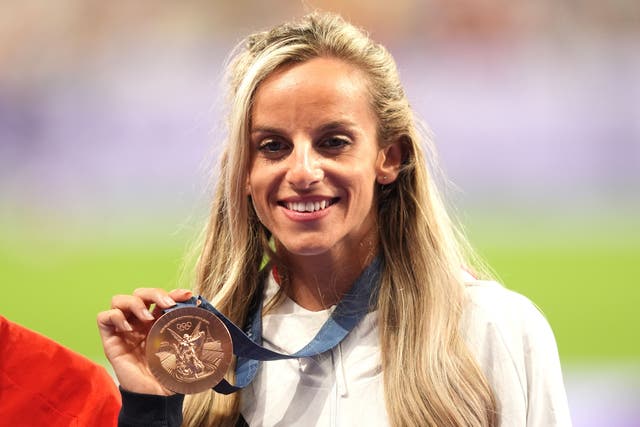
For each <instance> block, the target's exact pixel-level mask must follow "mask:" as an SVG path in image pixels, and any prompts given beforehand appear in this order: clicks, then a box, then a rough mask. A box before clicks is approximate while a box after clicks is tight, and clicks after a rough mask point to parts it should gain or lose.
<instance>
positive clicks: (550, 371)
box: [522, 297, 571, 427]
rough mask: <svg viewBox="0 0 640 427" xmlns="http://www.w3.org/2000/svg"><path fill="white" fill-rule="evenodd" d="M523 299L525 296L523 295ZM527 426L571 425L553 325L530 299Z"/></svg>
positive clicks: (527, 315) (525, 351) (526, 307)
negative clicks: (550, 324) (551, 325)
mask: <svg viewBox="0 0 640 427" xmlns="http://www.w3.org/2000/svg"><path fill="white" fill-rule="evenodd" d="M522 298H523V299H524V297H522ZM522 309H523V316H524V317H525V322H526V323H525V324H523V327H524V328H523V341H522V345H523V347H524V348H523V354H524V366H525V373H526V384H527V427H548V426H562V427H564V426H571V417H570V416H569V404H568V402H567V394H566V392H565V388H564V382H563V379H562V371H561V369H560V358H559V356H558V347H557V345H556V340H555V338H554V336H553V332H552V331H551V327H550V326H549V323H548V322H547V319H545V318H544V316H543V315H542V313H540V311H539V310H538V309H537V308H536V307H535V306H534V305H533V304H531V302H529V300H526V302H525V303H523V307H522Z"/></svg>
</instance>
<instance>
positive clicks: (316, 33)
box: [98, 13, 570, 426]
mask: <svg viewBox="0 0 640 427" xmlns="http://www.w3.org/2000/svg"><path fill="white" fill-rule="evenodd" d="M229 84H230V93H229V103H230V105H229V113H228V138H227V141H226V145H225V151H224V155H223V156H222V161H221V164H220V176H219V179H218V182H217V190H216V192H215V197H214V200H213V204H212V209H211V217H210V221H209V224H208V227H207V230H206V236H205V241H204V245H203V248H202V252H201V256H200V258H199V263H198V275H197V280H196V283H195V285H194V293H196V294H200V295H202V296H204V297H205V298H206V299H208V300H209V301H211V302H212V304H213V305H214V306H215V307H216V308H217V309H218V310H219V311H220V312H222V313H223V314H224V315H226V316H227V318H229V319H230V320H231V321H233V322H234V323H235V324H236V325H239V326H240V327H241V328H243V327H245V326H247V322H249V319H251V318H255V316H256V313H258V314H257V316H258V317H259V318H260V319H261V321H262V325H261V327H260V329H259V330H258V331H257V335H259V336H258V337H257V338H256V337H253V339H254V340H256V341H257V342H259V343H261V344H262V345H263V346H264V347H265V348H267V349H271V350H276V351H279V352H282V353H287V354H293V353H295V352H296V351H298V350H299V349H300V348H303V347H304V346H305V345H307V344H308V343H309V342H314V340H316V339H317V338H314V337H316V334H317V333H318V331H320V330H321V329H322V328H323V325H326V324H327V323H328V322H334V323H335V318H336V312H337V311H340V310H341V307H344V306H345V304H349V303H350V302H351V301H352V300H356V299H357V295H356V293H357V292H361V291H356V290H354V289H355V288H356V287H358V289H362V288H361V287H362V286H365V288H364V289H367V304H366V307H365V308H366V312H365V313H364V315H363V316H362V318H360V319H359V320H358V321H357V323H356V324H355V325H352V327H351V328H348V330H347V331H346V335H345V336H344V337H341V338H339V339H336V342H334V343H332V344H331V346H330V348H328V349H326V350H325V351H323V352H321V353H320V354H315V355H308V356H306V357H299V358H293V359H282V360H273V361H267V362H262V363H260V364H259V365H256V366H259V368H258V369H257V373H256V375H255V378H253V379H252V381H251V382H250V383H249V384H248V385H247V386H246V387H245V388H243V389H242V390H240V391H238V392H235V393H231V394H226V395H225V394H220V393H216V392H215V391H213V390H211V391H207V392H204V393H200V394H195V395H189V396H188V397H187V398H186V399H185V398H184V396H183V395H180V394H174V393H173V392H171V391H169V390H168V389H166V388H165V387H163V386H162V385H161V384H160V383H159V382H158V381H157V380H156V379H155V377H154V376H153V375H151V373H150V370H149V367H148V365H147V361H146V359H145V358H144V336H145V333H146V332H147V331H148V330H149V328H150V325H151V324H152V323H153V321H154V318H157V317H158V315H159V314H160V312H161V310H162V309H166V308H169V307H171V306H173V305H174V304H175V302H180V301H185V300H186V299H188V298H190V297H191V296H192V293H191V292H190V291H187V290H174V291H171V292H168V293H167V292H166V291H164V290H162V289H138V290H136V291H135V292H134V293H133V294H132V295H119V296H115V297H114V298H113V300H112V308H111V310H109V311H105V312H103V313H100V314H99V315H98V324H99V328H100V333H101V337H102V341H103V345H104V349H105V353H106V355H107V357H108V359H109V361H110V363H111V364H112V366H113V369H114V371H115V373H116V375H117V377H118V380H119V382H120V388H121V391H122V394H123V408H122V411H121V413H120V424H121V425H123V426H124V425H128V426H138V425H140V426H141V425H152V424H153V423H154V422H157V423H159V424H157V425H176V426H177V425H181V424H182V425H186V426H236V425H247V424H248V425H250V426H275V425H278V426H290V425H304V426H311V425H317V426H337V425H341V426H356V425H363V426H365V425H366V426H386V425H391V426H498V425H502V426H567V425H570V419H569V415H568V409H567V401H566V396H565V392H564V386H563V382H562V375H561V371H560V364H559V360H558V354H557V349H556V344H555V341H554V338H553V334H552V332H551V330H550V328H549V326H548V324H547V322H546V321H545V319H544V318H543V317H542V316H541V314H540V313H539V312H538V311H537V310H536V308H535V307H534V306H533V305H532V304H531V303H530V302H529V301H528V300H527V299H526V298H524V297H522V296H520V295H518V294H515V293H513V292H510V291H508V290H506V289H504V288H503V287H501V286H500V285H498V284H496V283H494V282H491V281H483V280H479V279H476V278H474V277H473V276H471V275H470V274H469V273H467V269H468V268H467V267H466V266H469V261H468V260H467V259H466V257H465V254H464V253H465V251H463V248H464V247H465V245H464V241H463V240H462V239H461V238H460V236H459V234H458V233H457V232H456V230H455V228H454V226H453V225H452V223H451V221H450V219H449V217H448V216H447V213H446V211H445V209H444V206H443V202H442V201H441V199H440V198H439V196H438V192H437V190H436V188H435V186H434V182H433V179H432V176H431V173H430V172H429V170H428V169H427V166H426V159H425V157H424V153H423V149H422V147H421V144H423V143H427V142H428V141H426V140H425V139H424V138H423V137H422V136H421V135H420V134H419V133H418V131H417V130H416V123H415V120H414V117H413V114H412V111H411V109H410V106H409V104H408V101H407V98H406V97H405V94H404V92H403V89H402V86H401V84H400V81H399V77H398V73H397V70H396V66H395V63H394V61H393V59H392V57H391V56H390V54H389V53H388V52H387V50H386V49H385V48H384V47H382V46H380V45H378V44H376V43H374V42H372V41H371V40H370V39H369V38H368V37H367V35H366V34H365V33H363V32H362V31H361V30H359V29H356V28H355V27H353V26H351V25H350V24H348V23H346V22H345V21H344V20H342V19H341V18H340V17H338V16H335V15H331V14H324V13H314V14H310V15H308V16H306V17H304V18H303V19H301V20H300V21H298V22H293V23H288V24H284V25H281V26H278V27H275V28H273V29H271V30H270V31H267V32H261V33H257V34H254V35H252V36H249V37H248V38H247V39H246V40H245V42H244V43H242V44H241V45H240V46H239V48H238V50H237V51H236V52H235V56H234V58H233V60H232V62H231V63H230V66H229ZM265 260H268V263H267V264H266V266H265V264H264V263H265ZM152 305H155V309H154V311H153V313H150V312H149V310H148V308H149V307H150V306H152ZM256 307H257V308H256ZM336 307H337V308H336ZM259 309H262V310H261V311H260V310H259ZM256 310H258V311H256ZM226 379H227V381H228V382H229V383H231V384H233V383H234V380H235V379H236V378H235V376H234V369H230V370H229V373H228V374H227V378H226ZM162 423H164V424H162ZM153 425H156V424H153Z"/></svg>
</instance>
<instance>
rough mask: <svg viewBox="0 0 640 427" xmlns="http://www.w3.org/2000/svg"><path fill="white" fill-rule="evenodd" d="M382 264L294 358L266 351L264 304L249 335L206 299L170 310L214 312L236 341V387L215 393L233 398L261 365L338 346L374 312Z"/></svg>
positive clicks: (222, 384) (222, 387)
mask: <svg viewBox="0 0 640 427" xmlns="http://www.w3.org/2000/svg"><path fill="white" fill-rule="evenodd" d="M381 264H382V262H381V260H380V257H376V258H375V259H374V260H373V262H372V263H371V264H370V265H369V266H368V267H367V268H366V269H365V270H364V271H363V272H362V274H361V275H360V277H358V279H357V280H356V281H355V283H354V284H353V286H352V287H351V289H350V290H349V292H347V293H346V294H345V295H344V296H343V297H342V299H341V300H340V302H339V303H338V305H337V306H336V308H335V310H334V311H333V313H331V316H330V317H329V319H328V320H327V321H326V322H325V323H324V325H322V327H321V328H320V330H319V331H318V333H317V334H316V336H315V337H314V338H313V339H312V340H311V341H310V342H309V343H308V344H307V345H305V346H304V347H303V348H302V349H300V350H298V351H297V352H295V353H293V354H284V353H279V352H277V351H273V350H269V349H267V348H264V347H262V345H261V344H262V304H261V303H259V304H256V308H255V310H254V311H253V313H252V314H251V315H250V316H249V319H248V322H247V326H248V328H247V332H246V333H245V332H244V331H243V330H242V329H240V328H239V327H238V326H236V325H235V324H234V323H233V322H232V321H231V320H229V319H228V318H227V317H226V316H225V315H224V314H222V313H220V312H219V311H218V310H217V309H216V308H215V307H214V306H213V305H211V303H209V301H207V300H206V299H205V298H203V297H202V296H198V297H197V298H196V297H192V298H190V299H189V300H187V301H185V302H181V303H178V304H177V305H176V306H175V307H172V308H171V309H169V310H174V309H177V308H180V307H193V306H198V307H201V308H204V309H206V310H208V311H210V312H212V313H213V314H215V315H216V316H217V317H218V318H219V319H220V320H221V321H222V322H223V323H224V324H225V326H226V327H227V329H228V330H229V334H230V335H231V340H232V341H233V353H234V354H235V355H236V356H237V357H238V360H237V362H236V384H235V385H232V384H229V382H228V381H226V380H225V379H223V380H222V381H220V382H219V383H218V384H217V385H216V386H215V387H213V389H214V390H215V391H216V392H218V393H222V394H230V393H234V392H236V391H239V390H241V389H243V388H244V387H246V386H248V385H249V384H251V382H252V381H253V379H254V378H255V376H256V373H257V372H258V368H259V367H260V362H261V361H268V360H282V359H297V358H300V357H311V356H317V355H318V354H321V353H324V352H325V351H327V350H331V349H332V348H334V347H335V346H337V345H338V344H339V343H340V342H341V341H342V340H343V339H344V338H345V337H346V336H347V334H348V333H349V332H350V331H351V330H352V329H353V328H354V327H355V326H356V325H357V324H358V323H359V322H360V320H362V318H363V317H364V316H365V315H366V314H367V313H369V312H370V311H371V307H372V304H373V303H375V301H377V294H378V285H379V281H380V271H381Z"/></svg>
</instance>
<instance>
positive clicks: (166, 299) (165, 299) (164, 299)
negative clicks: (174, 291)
mask: <svg viewBox="0 0 640 427" xmlns="http://www.w3.org/2000/svg"><path fill="white" fill-rule="evenodd" d="M162 302H164V303H165V305H168V306H172V305H176V302H175V301H174V300H173V298H171V297H170V296H168V295H166V296H164V297H162Z"/></svg>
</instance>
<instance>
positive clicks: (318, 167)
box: [286, 143, 324, 190]
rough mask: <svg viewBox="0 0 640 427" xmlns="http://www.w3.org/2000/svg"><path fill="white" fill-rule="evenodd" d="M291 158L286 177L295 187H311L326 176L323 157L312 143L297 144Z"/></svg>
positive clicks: (303, 188) (302, 188)
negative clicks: (321, 157)
mask: <svg viewBox="0 0 640 427" xmlns="http://www.w3.org/2000/svg"><path fill="white" fill-rule="evenodd" d="M289 159H290V162H291V164H290V165H289V170H288V171H287V176H286V179H287V181H288V182H289V183H290V184H291V186H292V187H293V188H295V189H300V190H305V189H309V188H310V187H312V186H313V184H315V183H317V182H320V181H322V179H323V178H324V171H323V169H322V164H321V163H322V162H321V159H320V157H319V156H318V153H316V152H315V150H314V149H313V146H312V144H310V143H298V144H296V145H295V146H294V149H293V152H292V153H291V156H290V157H289Z"/></svg>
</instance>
